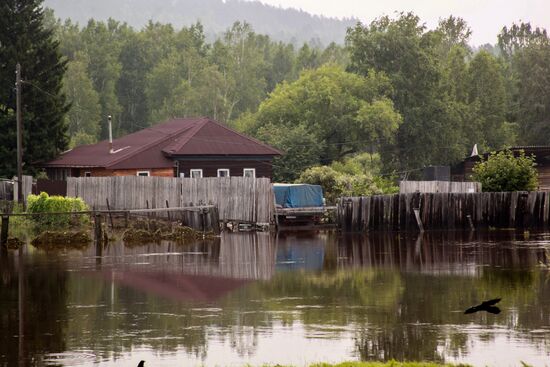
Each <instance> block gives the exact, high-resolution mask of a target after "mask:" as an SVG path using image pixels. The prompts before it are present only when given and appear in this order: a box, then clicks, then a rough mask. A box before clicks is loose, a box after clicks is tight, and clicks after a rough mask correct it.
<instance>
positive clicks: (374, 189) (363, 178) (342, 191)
mask: <svg viewBox="0 0 550 367" xmlns="http://www.w3.org/2000/svg"><path fill="white" fill-rule="evenodd" d="M296 182H297V183H307V184H312V185H321V186H322V187H323V191H324V195H325V199H326V201H327V203H328V204H335V203H336V200H337V199H338V198H339V197H342V196H365V195H375V194H381V193H382V190H380V188H378V186H376V183H375V182H374V179H373V178H372V176H370V175H368V174H353V175H350V174H346V173H341V172H338V171H336V170H334V169H333V168H331V167H329V166H316V167H311V168H308V169H306V170H305V171H304V172H302V174H301V175H300V177H299V178H298V180H296Z"/></svg>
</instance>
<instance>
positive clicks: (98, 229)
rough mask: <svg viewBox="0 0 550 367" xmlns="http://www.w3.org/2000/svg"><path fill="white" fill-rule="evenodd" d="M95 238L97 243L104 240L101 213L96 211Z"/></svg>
mask: <svg viewBox="0 0 550 367" xmlns="http://www.w3.org/2000/svg"><path fill="white" fill-rule="evenodd" d="M94 240H95V243H96V244H97V243H100V242H101V241H103V234H102V228H101V214H99V213H94Z"/></svg>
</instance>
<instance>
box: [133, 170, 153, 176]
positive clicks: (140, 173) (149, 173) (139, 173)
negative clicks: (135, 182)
mask: <svg viewBox="0 0 550 367" xmlns="http://www.w3.org/2000/svg"><path fill="white" fill-rule="evenodd" d="M143 173H146V174H145V175H143ZM136 176H139V177H150V176H151V171H137V172H136Z"/></svg>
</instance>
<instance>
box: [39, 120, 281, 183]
mask: <svg viewBox="0 0 550 367" xmlns="http://www.w3.org/2000/svg"><path fill="white" fill-rule="evenodd" d="M281 154H282V153H281V152H280V151H278V150H277V149H275V148H273V147H270V146H269V145H267V144H264V143H261V142H259V141H257V140H255V139H252V138H250V137H248V136H245V135H243V134H241V133H239V132H236V131H234V130H232V129H230V128H228V127H227V126H225V125H223V124H220V123H218V122H216V121H214V120H212V119H210V118H207V117H201V118H178V119H172V120H169V121H167V122H165V123H162V124H158V125H153V126H151V127H149V128H146V129H143V130H140V131H137V132H134V133H132V134H129V135H126V136H123V137H121V138H118V139H115V140H113V141H112V142H110V141H107V140H106V141H101V142H99V143H97V144H91V145H82V146H78V147H76V148H74V149H71V150H69V151H67V152H64V153H62V154H61V155H60V156H59V157H58V158H56V159H54V160H52V161H49V162H47V163H45V164H43V167H44V168H45V170H46V173H47V175H48V177H49V178H50V179H53V180H64V179H66V178H67V177H97V176H129V175H137V176H165V177H195V178H198V177H228V176H247V177H268V178H271V177H272V160H273V158H274V157H276V156H279V155H281Z"/></svg>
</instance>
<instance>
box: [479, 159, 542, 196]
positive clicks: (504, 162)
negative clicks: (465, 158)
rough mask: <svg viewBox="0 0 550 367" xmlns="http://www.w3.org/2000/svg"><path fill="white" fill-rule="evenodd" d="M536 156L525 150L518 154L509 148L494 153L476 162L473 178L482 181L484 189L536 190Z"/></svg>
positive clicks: (493, 190)
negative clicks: (528, 154) (531, 155)
mask: <svg viewBox="0 0 550 367" xmlns="http://www.w3.org/2000/svg"><path fill="white" fill-rule="evenodd" d="M535 166H536V164H535V158H534V157H527V156H526V155H525V152H524V151H520V152H519V154H518V155H514V152H512V151H510V150H507V151H501V152H498V153H492V154H490V155H489V156H488V158H487V159H485V160H482V161H481V162H478V163H476V165H475V166H474V168H473V175H472V179H473V180H474V181H478V182H481V187H482V189H483V191H486V192H500V191H534V190H536V189H537V187H538V180H537V177H538V175H537V170H536V169H535Z"/></svg>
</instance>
